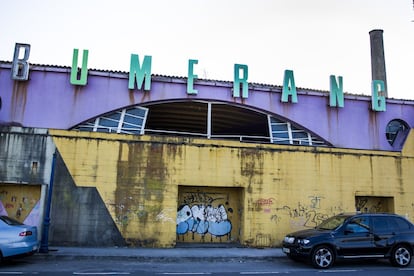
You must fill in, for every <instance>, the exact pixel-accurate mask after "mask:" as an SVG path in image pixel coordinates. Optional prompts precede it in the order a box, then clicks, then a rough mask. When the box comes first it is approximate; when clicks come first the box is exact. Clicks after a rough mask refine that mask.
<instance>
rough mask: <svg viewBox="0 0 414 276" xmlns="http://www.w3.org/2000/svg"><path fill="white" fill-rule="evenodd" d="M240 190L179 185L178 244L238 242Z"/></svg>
mask: <svg viewBox="0 0 414 276" xmlns="http://www.w3.org/2000/svg"><path fill="white" fill-rule="evenodd" d="M241 191H242V189H241V188H219V187H190V186H179V187H178V210H177V228H176V231H177V242H180V243H182V242H184V243H236V242H239V241H240V221H241V204H240V202H241V194H242V193H241Z"/></svg>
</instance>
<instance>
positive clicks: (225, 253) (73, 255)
mask: <svg viewBox="0 0 414 276" xmlns="http://www.w3.org/2000/svg"><path fill="white" fill-rule="evenodd" d="M32 257H33V258H39V259H47V260H57V259H66V260H71V259H72V260H73V259H111V260H116V259H119V260H125V259H130V260H134V261H139V262H177V261H181V262H182V261H210V262H214V261H229V262H232V261H246V260H272V259H274V258H280V257H285V254H284V253H283V252H282V249H281V248H264V249H257V248H236V247H231V248H220V247H217V248H210V247H209V248H203V247H185V248H184V247H181V248H165V249H164V248H162V249H161V248H121V247H100V248H91V247H53V246H52V247H49V252H48V253H36V254H35V255H34V256H32Z"/></svg>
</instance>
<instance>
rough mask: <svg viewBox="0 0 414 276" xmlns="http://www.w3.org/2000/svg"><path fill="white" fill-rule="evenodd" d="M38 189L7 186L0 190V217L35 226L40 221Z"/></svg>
mask: <svg viewBox="0 0 414 276" xmlns="http://www.w3.org/2000/svg"><path fill="white" fill-rule="evenodd" d="M39 197H40V189H39V188H38V187H35V186H30V187H23V188H22V187H20V186H18V185H8V186H5V187H3V188H2V190H0V215H2V216H9V217H11V218H14V219H16V220H18V221H20V222H22V223H24V224H27V225H33V226H37V225H39V224H40V220H41V216H40V213H41V210H40V209H41V208H40V201H39Z"/></svg>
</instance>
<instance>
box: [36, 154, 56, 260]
mask: <svg viewBox="0 0 414 276" xmlns="http://www.w3.org/2000/svg"><path fill="white" fill-rule="evenodd" d="M55 163H56V150H55V152H54V153H53V159H52V172H51V173H50V182H49V191H48V195H47V202H46V211H45V218H44V220H43V231H42V240H41V242H40V248H39V252H40V253H48V252H49V225H50V206H51V205H52V191H53V180H54V176H55Z"/></svg>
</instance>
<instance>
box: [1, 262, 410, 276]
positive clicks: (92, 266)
mask: <svg viewBox="0 0 414 276" xmlns="http://www.w3.org/2000/svg"><path fill="white" fill-rule="evenodd" d="M321 273H329V274H334V275H350V274H352V275H353V276H358V275H365V276H366V275H376V276H381V275H384V276H385V275H414V265H413V264H411V265H410V266H409V267H408V268H403V269H402V268H396V267H393V266H391V265H390V263H389V262H388V261H386V260H380V261H364V262H362V261H347V262H339V263H337V264H336V265H335V266H334V267H333V268H331V269H328V270H317V269H314V268H312V267H310V266H309V265H308V264H305V263H300V262H299V263H297V262H293V261H291V260H289V259H287V258H275V259H274V260H264V261H257V260H256V261H251V260H248V261H224V262H221V261H214V262H211V261H192V262H190V261H183V262H137V261H134V260H131V259H128V260H125V261H122V260H119V259H117V260H110V259H97V260H91V259H85V260H82V259H72V260H69V259H56V260H42V259H36V258H30V257H28V258H23V259H15V260H9V261H6V262H5V263H3V264H0V275H226V276H227V275H269V274H289V275H321Z"/></svg>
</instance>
